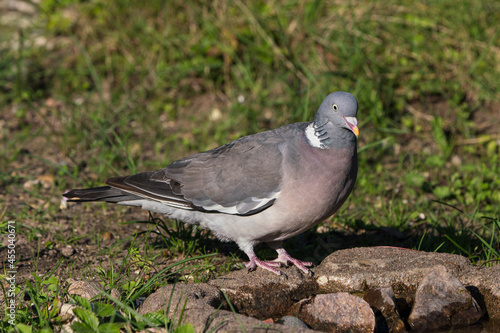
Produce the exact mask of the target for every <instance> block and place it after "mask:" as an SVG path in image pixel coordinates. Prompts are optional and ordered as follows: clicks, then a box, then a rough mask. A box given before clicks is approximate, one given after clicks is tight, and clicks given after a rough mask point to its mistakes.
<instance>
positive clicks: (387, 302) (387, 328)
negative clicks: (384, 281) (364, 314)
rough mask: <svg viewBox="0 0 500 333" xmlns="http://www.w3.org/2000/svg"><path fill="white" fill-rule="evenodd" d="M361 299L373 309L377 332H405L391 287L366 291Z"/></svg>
mask: <svg viewBox="0 0 500 333" xmlns="http://www.w3.org/2000/svg"><path fill="white" fill-rule="evenodd" d="M363 299H364V300H365V301H366V302H367V303H368V304H370V306H371V307H372V309H374V312H375V318H376V323H377V332H379V333H381V332H406V328H405V324H404V322H403V320H402V319H401V317H400V316H399V311H398V308H397V306H396V296H395V295H394V290H392V287H385V288H376V289H368V291H367V292H366V294H365V295H364V296H363Z"/></svg>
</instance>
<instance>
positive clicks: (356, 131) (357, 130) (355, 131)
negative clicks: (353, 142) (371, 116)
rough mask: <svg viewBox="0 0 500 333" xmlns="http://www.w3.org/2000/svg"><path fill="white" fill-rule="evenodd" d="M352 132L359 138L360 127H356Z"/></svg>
mask: <svg viewBox="0 0 500 333" xmlns="http://www.w3.org/2000/svg"><path fill="white" fill-rule="evenodd" d="M352 131H353V132H354V134H355V135H356V136H359V128H358V126H356V127H354V128H352Z"/></svg>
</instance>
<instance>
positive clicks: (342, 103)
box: [306, 91, 359, 149]
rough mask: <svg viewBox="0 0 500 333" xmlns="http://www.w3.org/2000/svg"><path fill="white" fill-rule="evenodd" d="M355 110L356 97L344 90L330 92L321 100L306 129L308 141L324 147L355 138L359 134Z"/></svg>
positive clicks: (340, 143)
mask: <svg viewBox="0 0 500 333" xmlns="http://www.w3.org/2000/svg"><path fill="white" fill-rule="evenodd" d="M357 112H358V101H357V100H356V97H354V96H353V95H351V94H349V93H348V92H344V91H336V92H333V93H331V94H330V95H328V96H327V97H326V98H325V99H324V100H323V103H321V105H320V107H319V109H318V111H317V112H316V115H315V116H314V120H313V122H312V123H311V124H310V125H309V126H308V127H307V129H306V136H307V138H308V140H309V143H310V144H311V145H312V146H314V147H317V148H323V149H326V148H330V147H333V146H339V145H342V144H343V143H347V142H352V141H353V140H356V137H357V136H358V135H359V129H358V121H357V120H356V114H357Z"/></svg>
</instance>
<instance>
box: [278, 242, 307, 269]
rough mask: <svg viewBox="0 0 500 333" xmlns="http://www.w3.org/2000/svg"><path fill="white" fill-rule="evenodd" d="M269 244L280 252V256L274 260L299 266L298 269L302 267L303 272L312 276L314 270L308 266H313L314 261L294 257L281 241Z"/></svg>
mask: <svg viewBox="0 0 500 333" xmlns="http://www.w3.org/2000/svg"><path fill="white" fill-rule="evenodd" d="M268 245H269V246H270V247H271V248H273V249H274V250H276V252H278V258H276V259H274V260H273V261H274V262H278V263H282V264H284V265H285V266H288V265H289V264H292V265H295V266H297V268H298V269H300V270H301V271H302V272H304V273H305V274H307V275H309V276H312V275H313V272H312V271H311V270H310V269H308V268H307V266H312V265H313V263H312V262H309V261H301V260H298V259H295V258H293V257H292V256H291V255H289V254H288V252H286V250H285V249H284V248H283V246H282V245H281V242H276V243H268Z"/></svg>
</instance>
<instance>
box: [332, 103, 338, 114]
mask: <svg viewBox="0 0 500 333" xmlns="http://www.w3.org/2000/svg"><path fill="white" fill-rule="evenodd" d="M332 109H333V111H335V112H337V110H338V109H339V108H338V106H337V104H333V105H332Z"/></svg>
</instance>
